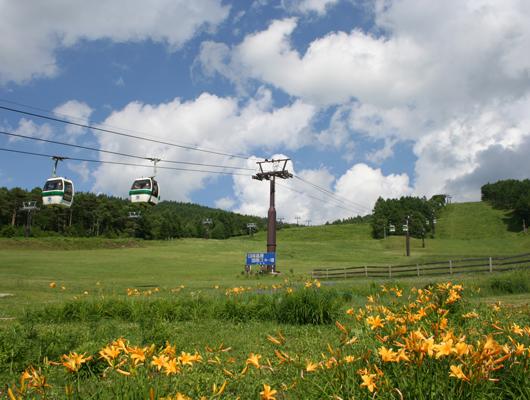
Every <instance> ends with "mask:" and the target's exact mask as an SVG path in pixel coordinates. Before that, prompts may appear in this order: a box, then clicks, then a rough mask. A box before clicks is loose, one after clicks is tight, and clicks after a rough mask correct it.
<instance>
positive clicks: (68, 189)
mask: <svg viewBox="0 0 530 400" xmlns="http://www.w3.org/2000/svg"><path fill="white" fill-rule="evenodd" d="M73 202H74V183H73V182H72V181H71V180H69V179H66V178H62V177H60V176H57V177H54V178H50V179H48V180H47V181H46V183H45V184H44V187H43V188H42V204H43V205H45V206H60V207H67V208H68V207H70V206H71V205H72V203H73Z"/></svg>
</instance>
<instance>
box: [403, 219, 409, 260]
mask: <svg viewBox="0 0 530 400" xmlns="http://www.w3.org/2000/svg"><path fill="white" fill-rule="evenodd" d="M409 218H410V217H409V216H408V215H407V222H406V224H405V226H404V228H406V229H405V232H406V235H405V251H406V253H407V257H410V232H409Z"/></svg>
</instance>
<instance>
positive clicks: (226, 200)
mask: <svg viewBox="0 0 530 400" xmlns="http://www.w3.org/2000/svg"><path fill="white" fill-rule="evenodd" d="M235 204H236V201H235V200H234V199H233V198H232V197H221V198H220V199H217V200H215V207H217V208H221V209H223V210H231V209H232V207H234V205H235Z"/></svg>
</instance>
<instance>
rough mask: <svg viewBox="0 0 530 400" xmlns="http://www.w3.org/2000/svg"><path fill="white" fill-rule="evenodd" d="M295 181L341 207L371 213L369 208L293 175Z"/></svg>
mask: <svg viewBox="0 0 530 400" xmlns="http://www.w3.org/2000/svg"><path fill="white" fill-rule="evenodd" d="M294 177H295V178H296V179H298V180H299V181H301V182H303V183H305V184H307V185H310V186H312V187H313V188H314V189H316V190H318V191H319V192H321V193H323V194H324V195H326V196H328V197H329V198H330V199H332V200H335V201H337V202H340V203H342V204H343V205H346V206H348V207H354V208H357V209H361V210H363V211H371V210H370V208H369V207H367V206H365V205H362V204H360V203H356V202H354V201H352V200H349V199H346V198H345V197H342V196H339V195H337V194H336V193H333V192H331V191H330V190H327V189H325V188H323V187H321V186H319V185H317V184H315V183H313V182H310V181H308V180H306V179H303V178H301V177H300V176H297V175H295V176H294Z"/></svg>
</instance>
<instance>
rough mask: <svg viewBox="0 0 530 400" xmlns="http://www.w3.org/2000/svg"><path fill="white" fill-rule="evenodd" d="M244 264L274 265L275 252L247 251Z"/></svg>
mask: <svg viewBox="0 0 530 400" xmlns="http://www.w3.org/2000/svg"><path fill="white" fill-rule="evenodd" d="M246 265H267V266H272V265H276V253H273V252H270V253H247V263H246Z"/></svg>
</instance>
